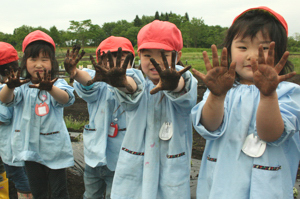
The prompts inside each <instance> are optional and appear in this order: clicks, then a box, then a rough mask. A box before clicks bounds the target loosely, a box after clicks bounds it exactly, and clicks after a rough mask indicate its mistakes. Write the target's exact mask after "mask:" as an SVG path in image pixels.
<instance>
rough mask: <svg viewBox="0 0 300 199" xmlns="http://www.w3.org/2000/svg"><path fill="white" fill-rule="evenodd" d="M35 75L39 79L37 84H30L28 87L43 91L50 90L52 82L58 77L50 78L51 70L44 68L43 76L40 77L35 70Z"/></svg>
mask: <svg viewBox="0 0 300 199" xmlns="http://www.w3.org/2000/svg"><path fill="white" fill-rule="evenodd" d="M36 74H37V77H38V80H39V83H38V84H31V85H29V87H30V88H38V89H40V90H45V91H51V90H52V87H53V84H54V82H56V80H57V79H58V78H55V79H53V80H51V71H48V72H47V71H46V69H44V77H43V78H41V76H40V74H39V73H38V72H37V73H36Z"/></svg>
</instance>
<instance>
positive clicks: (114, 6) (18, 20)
mask: <svg viewBox="0 0 300 199" xmlns="http://www.w3.org/2000/svg"><path fill="white" fill-rule="evenodd" d="M257 6H268V7H270V8H271V9H273V10H275V11H276V12H278V13H279V14H281V15H282V16H283V17H284V18H285V20H286V21H287V23H288V27H289V36H294V35H295V33H299V34H300V23H299V20H300V12H299V9H300V0H284V1H283V0H250V1H243V0H181V1H179V0H151V1H145V0H141V1H137V0H107V1H104V0H80V1H79V0H50V1H44V0H26V1H19V0H9V1H2V2H1V11H0V18H1V23H0V24H1V25H0V32H3V33H8V34H13V31H14V29H15V28H18V27H20V26H22V25H27V26H32V27H38V26H42V27H43V28H46V29H48V30H49V28H50V27H52V26H56V28H57V29H58V30H67V29H68V28H69V26H70V21H71V20H74V21H83V20H86V19H91V21H92V24H98V25H99V26H102V25H103V24H104V23H105V22H117V21H118V20H123V19H124V20H127V21H128V22H132V21H133V20H134V18H135V17H136V15H138V16H139V17H140V18H141V17H142V16H143V15H145V16H154V14H155V12H156V11H158V12H159V13H166V12H168V13H169V12H172V13H176V14H179V15H182V16H184V15H185V13H186V12H187V13H188V15H189V18H190V19H192V18H193V17H194V18H197V19H203V20H204V23H205V24H207V25H209V26H210V25H220V26H222V27H229V26H230V25H231V23H232V20H233V19H234V17H235V16H237V15H238V14H240V13H241V12H243V11H244V10H246V9H248V8H252V7H257Z"/></svg>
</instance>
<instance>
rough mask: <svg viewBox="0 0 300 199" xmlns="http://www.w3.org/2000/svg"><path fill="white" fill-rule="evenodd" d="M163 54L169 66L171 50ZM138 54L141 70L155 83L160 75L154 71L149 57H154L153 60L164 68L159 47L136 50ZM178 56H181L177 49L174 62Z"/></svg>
mask: <svg viewBox="0 0 300 199" xmlns="http://www.w3.org/2000/svg"><path fill="white" fill-rule="evenodd" d="M165 54H166V58H167V61H168V64H169V66H170V65H171V63H172V61H171V59H172V52H171V51H165ZM138 55H139V57H140V60H141V67H142V71H143V72H144V74H145V75H146V76H147V77H148V78H149V79H150V80H151V81H152V82H153V83H154V84H155V85H156V84H157V83H158V82H159V80H160V77H159V74H158V72H157V71H156V69H155V67H154V66H153V64H152V63H151V61H150V58H154V59H155V61H156V62H157V63H158V64H159V65H160V67H161V68H162V70H164V63H163V59H162V57H161V52H160V49H143V50H141V51H139V52H138ZM180 57H181V51H179V52H178V53H177V60H176V62H178V60H179V59H180Z"/></svg>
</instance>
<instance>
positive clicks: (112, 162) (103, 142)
mask: <svg viewBox="0 0 300 199" xmlns="http://www.w3.org/2000/svg"><path fill="white" fill-rule="evenodd" d="M83 70H84V71H86V72H88V73H89V75H90V76H91V77H92V78H94V76H95V71H94V70H89V69H83ZM74 88H75V91H76V92H77V94H78V96H79V97H81V98H82V99H83V100H85V101H86V102H87V106H88V112H89V124H88V125H86V126H85V128H84V132H83V142H84V160H85V163H86V164H88V165H89V166H90V167H93V168H94V167H97V166H103V165H107V167H108V168H109V170H111V171H114V170H115V168H116V164H117V160H118V157H119V152H120V148H121V144H122V141H123V138H124V135H125V132H126V114H125V111H124V110H123V108H122V107H121V106H120V104H119V102H118V101H117V100H116V99H115V93H114V92H113V89H112V87H111V86H110V85H108V84H106V83H104V82H95V83H94V84H93V85H91V86H83V85H82V84H80V83H79V82H77V81H75V82H74ZM111 123H113V124H114V125H115V124H117V125H118V129H119V130H118V134H117V136H116V137H108V134H109V131H110V124H111Z"/></svg>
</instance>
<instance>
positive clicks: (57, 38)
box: [49, 26, 62, 45]
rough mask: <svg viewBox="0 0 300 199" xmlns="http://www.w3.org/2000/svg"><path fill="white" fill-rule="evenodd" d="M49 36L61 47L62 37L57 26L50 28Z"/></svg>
mask: <svg viewBox="0 0 300 199" xmlns="http://www.w3.org/2000/svg"><path fill="white" fill-rule="evenodd" d="M49 36H50V37H52V39H53V40H54V42H55V43H56V45H61V44H62V43H61V35H60V34H59V32H58V30H57V28H56V27H55V26H52V27H50V29H49Z"/></svg>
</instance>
